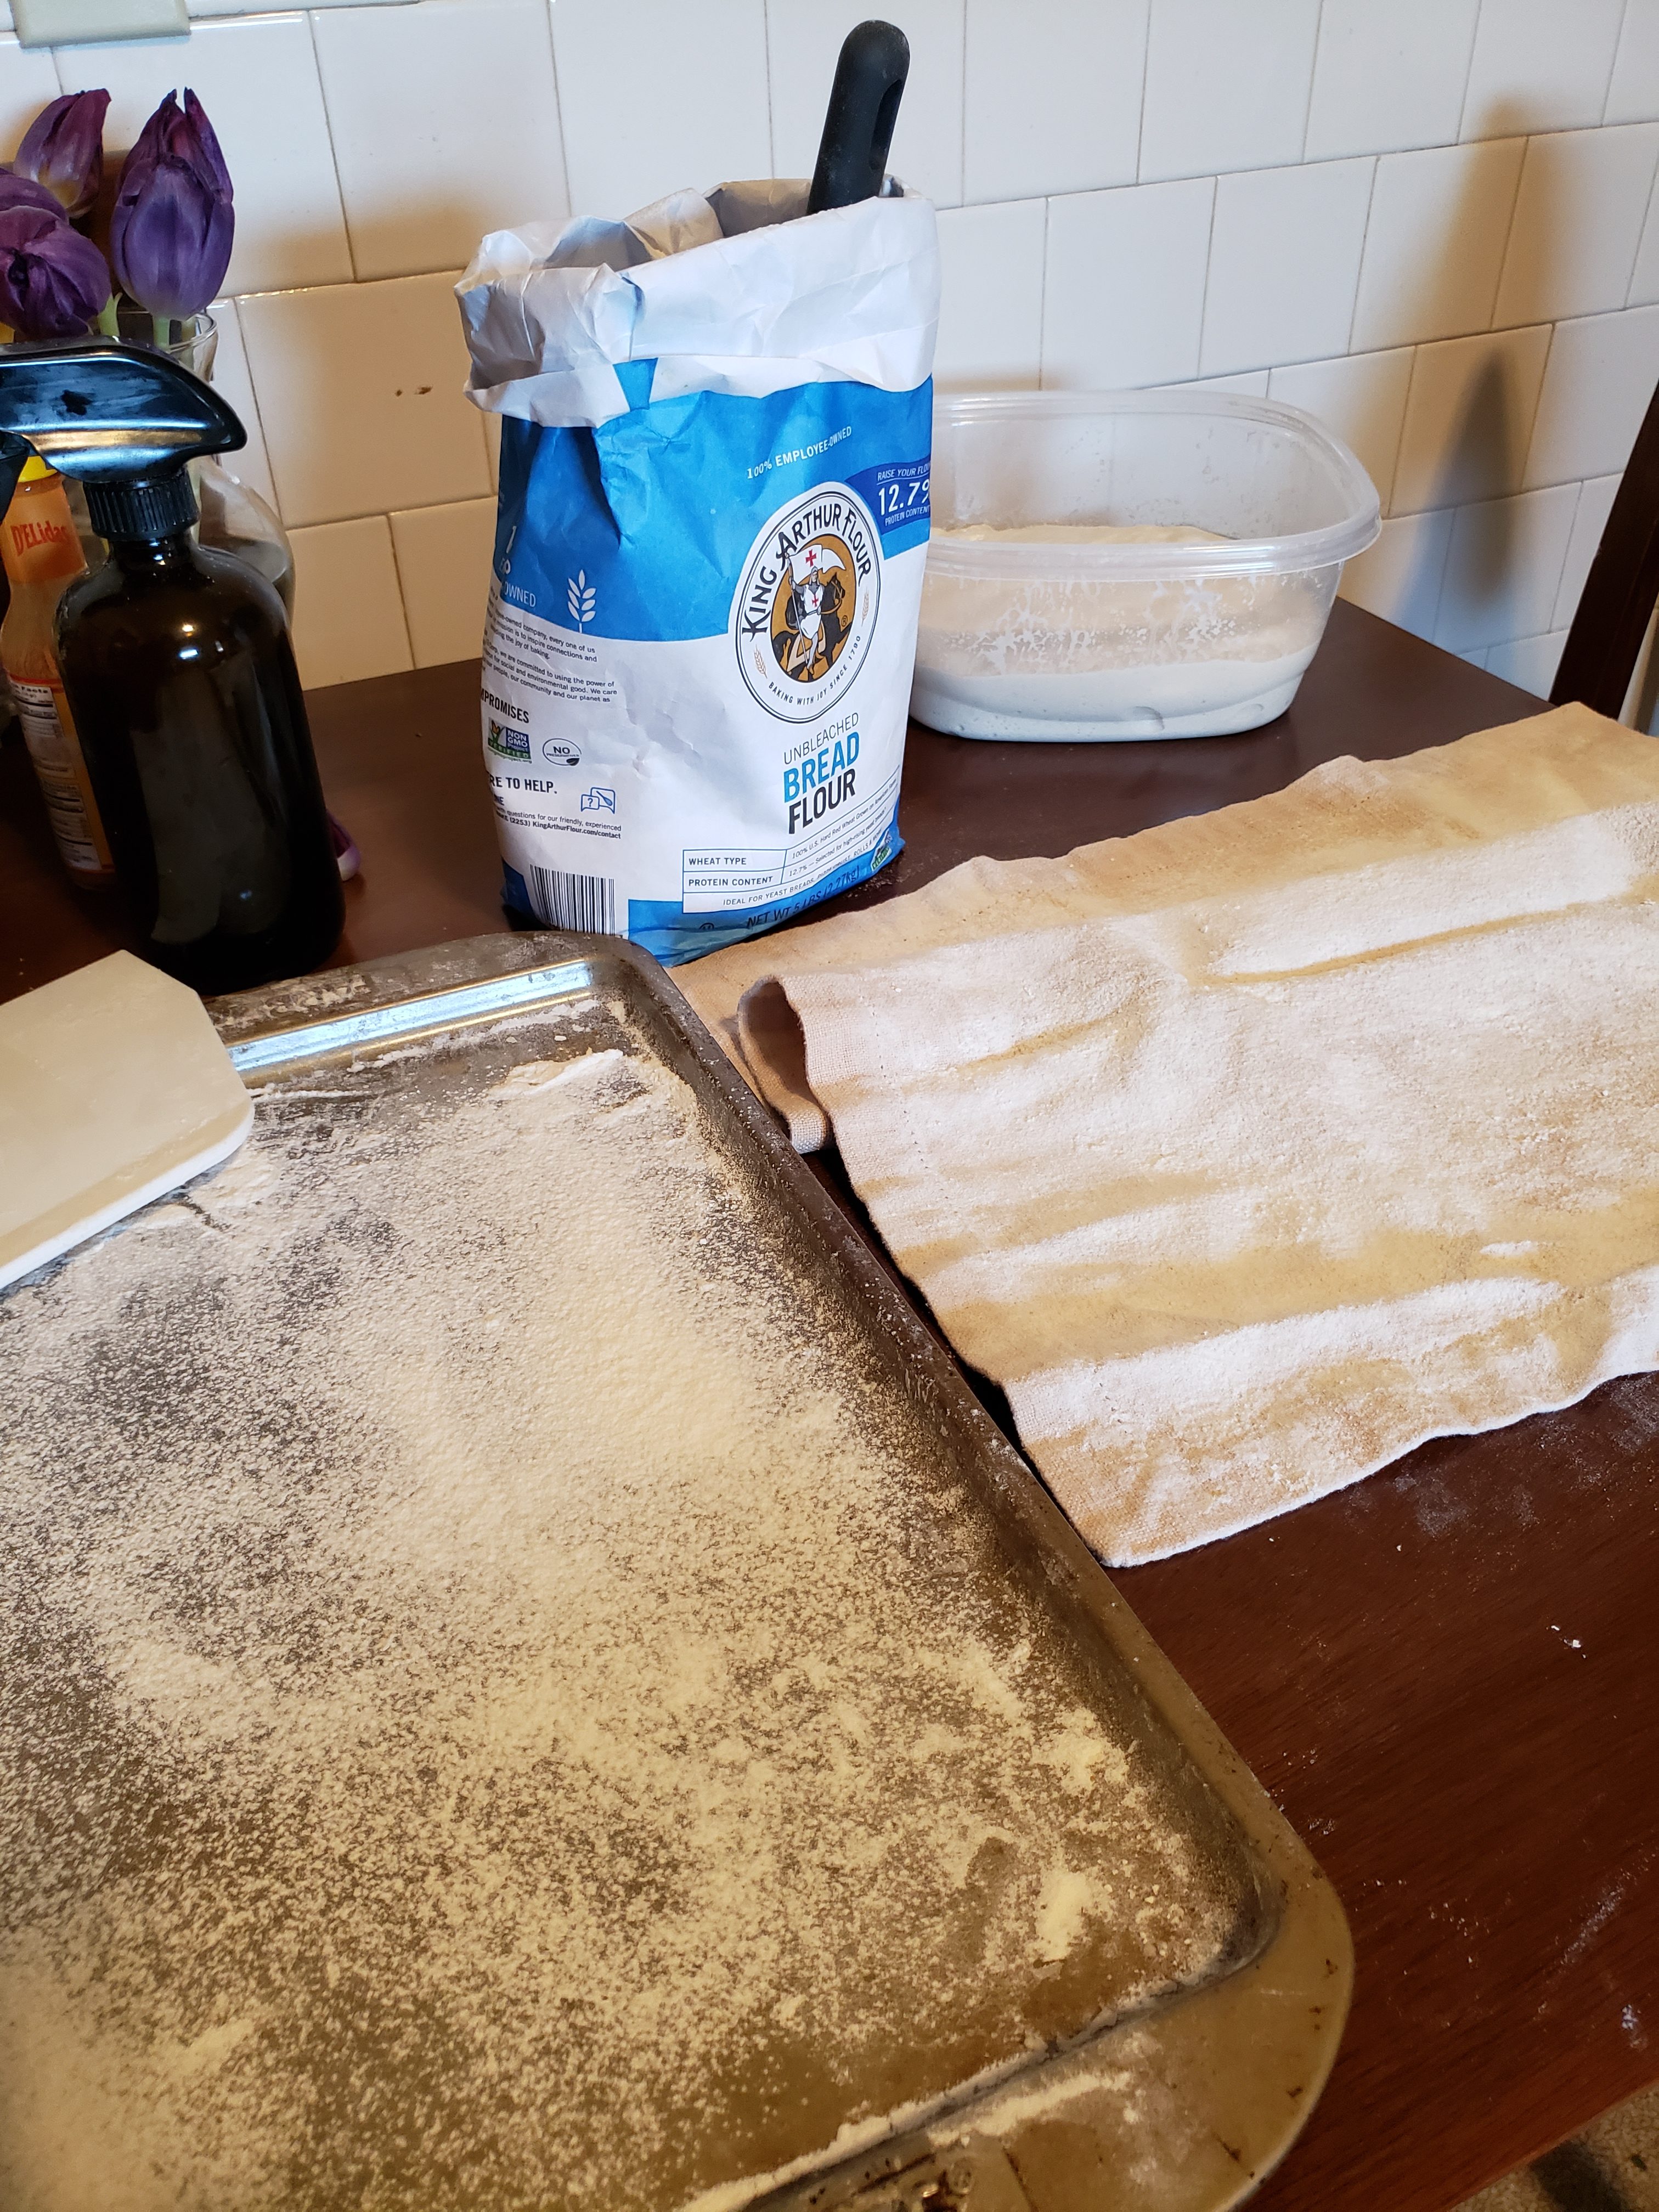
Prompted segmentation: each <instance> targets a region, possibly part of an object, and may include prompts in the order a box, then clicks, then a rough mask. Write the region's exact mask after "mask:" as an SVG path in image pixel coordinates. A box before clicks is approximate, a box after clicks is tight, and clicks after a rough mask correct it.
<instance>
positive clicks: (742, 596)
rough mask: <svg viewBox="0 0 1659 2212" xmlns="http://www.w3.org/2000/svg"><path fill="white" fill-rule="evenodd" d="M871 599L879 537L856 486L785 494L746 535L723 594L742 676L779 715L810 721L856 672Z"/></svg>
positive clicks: (870, 620) (873, 610)
mask: <svg viewBox="0 0 1659 2212" xmlns="http://www.w3.org/2000/svg"><path fill="white" fill-rule="evenodd" d="M880 603H881V553H880V540H879V538H878V536H877V534H876V526H875V524H874V523H873V522H872V520H871V518H870V512H869V509H868V508H867V507H866V506H865V504H864V502H863V501H862V500H860V498H859V496H858V495H857V493H856V492H853V491H849V490H848V488H847V486H846V485H845V484H839V483H830V484H820V485H819V486H818V487H817V490H815V491H810V492H807V493H805V495H803V496H802V497H801V498H799V499H796V500H792V501H790V503H789V505H788V506H787V507H781V508H780V509H779V511H778V513H776V514H775V515H774V516H773V517H772V520H770V521H769V523H768V524H767V526H766V527H765V529H764V530H763V531H762V532H761V533H760V536H759V537H758V538H757V539H756V540H755V543H754V546H753V548H752V550H750V556H749V561H748V565H747V566H746V567H745V568H744V572H743V580H742V582H741V583H740V584H739V585H738V592H737V597H736V599H734V600H733V601H732V639H733V642H734V644H735V645H736V647H737V654H738V667H739V668H741V669H742V671H743V678H744V683H745V684H747V685H748V686H749V689H750V690H751V691H752V692H753V693H754V695H755V696H756V698H757V699H758V700H759V701H760V703H761V705H762V706H763V707H764V708H766V709H767V710H768V712H769V713H770V714H775V715H777V717H778V718H779V720H781V721H785V722H810V721H811V720H814V718H815V717H816V716H817V715H819V714H824V713H825V712H827V711H828V709H829V708H831V707H833V706H834V705H835V703H836V701H837V700H838V699H839V698H840V697H841V696H842V693H843V692H845V691H846V690H847V689H848V685H849V684H851V683H852V681H853V678H854V677H855V676H856V675H857V674H858V672H859V669H860V665H861V664H862V662H863V659H864V656H865V654H866V653H867V652H868V651H869V649H870V640H871V638H872V636H873V635H875V628H876V614H877V610H878V607H879V605H880Z"/></svg>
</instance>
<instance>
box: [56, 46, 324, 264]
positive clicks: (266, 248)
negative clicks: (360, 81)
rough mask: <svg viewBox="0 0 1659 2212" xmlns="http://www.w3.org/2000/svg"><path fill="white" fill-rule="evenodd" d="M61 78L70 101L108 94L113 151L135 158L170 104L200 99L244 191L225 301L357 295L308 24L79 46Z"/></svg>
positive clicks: (70, 52) (63, 55) (61, 59)
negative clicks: (128, 151) (135, 147)
mask: <svg viewBox="0 0 1659 2212" xmlns="http://www.w3.org/2000/svg"><path fill="white" fill-rule="evenodd" d="M58 75H59V76H60V77H61V79H62V81H63V86H64V91H65V92H82V91H85V90H86V89H87V88H88V87H90V86H94V85H103V86H106V87H107V88H108V90H109V92H110V94H111V95H112V98H111V103H110V111H109V116H108V119H107V121H106V124H105V126H104V143H105V144H106V146H108V147H110V148H111V149H114V148H117V147H123V148H125V147H128V146H131V144H132V143H133V141H134V139H136V138H137V136H138V133H139V131H141V130H142V129H143V125H144V123H145V122H146V120H147V119H148V118H149V116H150V114H151V113H152V112H154V110H155V107H156V106H158V105H159V104H160V102H161V100H164V99H165V98H166V96H167V94H168V93H169V92H173V91H175V90H178V89H179V88H181V87H182V86H184V85H186V84H188V85H189V86H191V88H192V89H193V90H194V92H195V94H196V96H197V99H198V100H200V101H201V102H202V105H203V106H204V107H205V108H206V110H207V112H208V115H209V117H210V119H211V121H212V124H213V128H214V131H215V132H216V135H217V137H218V139H219V143H220V144H221V145H222V147H223V149H224V155H225V161H226V163H227V164H228V167H229V169H230V173H231V178H232V180H233V182H234V185H235V190H236V243H235V246H234V249H233V251H232V253H231V257H230V270H229V273H228V276H227V278H226V282H225V289H226V290H227V291H228V292H259V291H266V290H270V289H276V288H277V287H279V286H286V285H293V284H343V283H349V281H350V278H351V274H352V270H351V253H350V249H349V246H347V244H346V228H345V217H344V216H343V213H342V211H341V208H340V190H339V185H338V184H337V181H336V178H335V172H334V149H333V145H332V143H331V140H330V138H329V134H328V117H327V115H326V113H325V110H324V107H323V89H322V86H321V84H320V83H319V81H318V76H317V57H316V55H315V53H314V52H313V49H312V44H311V26H310V25H309V23H308V22H307V21H306V18H305V17H304V16H303V15H250V16H248V17H246V19H245V20H243V21H240V22H218V23H199V24H197V26H196V27H195V28H194V29H192V31H191V34H190V39H189V42H188V44H181V43H180V42H179V41H178V40H170V39H158V40H139V41H137V42H135V43H134V44H132V45H131V46H69V47H65V48H64V50H63V51H62V52H60V53H59V54H58Z"/></svg>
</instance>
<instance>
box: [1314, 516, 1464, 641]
mask: <svg viewBox="0 0 1659 2212" xmlns="http://www.w3.org/2000/svg"><path fill="white" fill-rule="evenodd" d="M1454 519H1455V518H1454V515H1453V513H1452V510H1451V509H1450V508H1449V507H1441V508H1439V509H1437V511H1436V512H1435V513H1431V514H1407V515H1401V517H1400V518H1399V519H1398V520H1394V521H1389V522H1385V523H1384V524H1383V532H1382V535H1381V537H1379V538H1378V539H1377V541H1376V544H1375V545H1373V546H1372V547H1371V548H1370V550H1369V551H1368V552H1364V553H1362V554H1361V555H1360V556H1359V557H1358V560H1355V561H1350V562H1349V563H1348V565H1347V567H1346V568H1344V570H1343V571H1342V583H1341V595H1342V597H1343V598H1344V599H1352V601H1353V603H1354V605H1356V606H1358V607H1368V608H1369V609H1370V611H1371V613H1372V614H1374V615H1381V616H1382V617H1383V620H1384V621H1385V622H1391V623H1399V625H1400V627H1401V629H1408V630H1412V631H1413V632H1414V633H1415V634H1416V635H1418V636H1419V637H1431V636H1432V635H1433V634H1434V623H1435V617H1436V616H1437V613H1438V612H1439V610H1440V586H1441V582H1442V580H1443V578H1444V575H1445V573H1446V554H1447V551H1448V550H1449V547H1450V544H1451V533H1452V523H1453V520H1454Z"/></svg>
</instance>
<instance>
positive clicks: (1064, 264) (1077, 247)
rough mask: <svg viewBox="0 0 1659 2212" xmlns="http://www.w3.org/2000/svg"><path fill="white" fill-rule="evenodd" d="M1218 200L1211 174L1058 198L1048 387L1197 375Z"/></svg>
mask: <svg viewBox="0 0 1659 2212" xmlns="http://www.w3.org/2000/svg"><path fill="white" fill-rule="evenodd" d="M1214 201H1215V186H1214V185H1213V184H1212V182H1211V180H1210V179H1208V178H1204V179H1200V180H1199V181H1197V182H1194V183H1187V184H1177V185H1127V186H1126V187H1125V188H1124V189H1123V190H1121V191H1115V192H1080V193H1072V194H1068V195H1067V196H1066V197H1064V198H1061V199H1056V200H1052V201H1051V202H1050V203H1049V206H1048V258H1047V267H1046V273H1045V276H1044V279H1043V299H1042V381H1043V383H1044V384H1045V385H1053V386H1061V387H1066V388H1069V389H1072V390H1075V391H1082V392H1109V391H1111V390H1113V389H1114V388H1115V387H1117V386H1125V385H1138V384H1171V383H1175V382H1177V381H1178V380H1181V379H1182V378H1185V377H1191V376H1195V375H1196V374H1198V365H1199V362H1198V349H1199V337H1200V332H1201V331H1202V328H1203V322H1204V280H1205V273H1206V266H1207V264H1208V259H1209V252H1210V221H1211V215H1212V209H1213V205H1214Z"/></svg>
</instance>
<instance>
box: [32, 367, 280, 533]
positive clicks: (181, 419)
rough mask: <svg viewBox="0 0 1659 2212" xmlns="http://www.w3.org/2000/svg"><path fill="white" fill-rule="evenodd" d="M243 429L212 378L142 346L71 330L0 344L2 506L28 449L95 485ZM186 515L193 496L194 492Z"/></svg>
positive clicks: (212, 449)
mask: <svg viewBox="0 0 1659 2212" xmlns="http://www.w3.org/2000/svg"><path fill="white" fill-rule="evenodd" d="M246 443H247V433H246V430H244V429H243V428H242V426H241V423H240V422H239V421H238V420H237V417H236V414H235V411H234V409H232V408H230V407H228V406H227V405H226V404H225V402H224V401H223V400H222V398H220V397H219V395H218V393H217V392H215V391H214V390H213V389H212V388H211V386H209V385H206V384H204V383H203V381H202V380H201V378H200V377H199V376H192V375H191V372H190V371H189V369H187V368H183V367H182V366H181V365H180V364H179V362H176V361H173V360H170V359H169V358H168V356H167V355H166V354H164V353H159V352H157V351H155V349H152V348H151V347H149V346H131V345H118V344H117V343H116V342H115V341H114V339H112V338H71V339H68V340H65V341H64V342H63V343H59V344H55V345H41V346H21V345H11V346H3V347H0V511H3V509H4V508H5V507H9V505H10V504H11V495H12V494H13V492H14V491H15V489H16V488H17V479H18V477H19V475H20V473H21V470H22V466H23V464H24V462H25V461H27V459H28V458H29V455H30V453H38V454H39V455H40V459H42V460H43V461H46V462H47V463H48V464H49V465H51V466H52V468H54V469H57V470H58V471H59V472H60V474H62V475H64V476H66V477H80V479H81V480H82V483H85V484H87V485H88V488H89V489H88V496H90V487H92V486H94V485H105V486H110V487H114V486H124V487H125V486H133V485H137V484H140V483H156V482H158V481H165V480H166V479H167V478H177V477H181V476H182V473H183V470H184V465H185V462H186V461H189V460H193V459H195V458H196V457H197V455H198V454H204V453H234V452H235V451H236V449H237V447H239V446H245V445H246ZM194 507H195V502H194V501H193V500H192V501H191V517H192V519H193V516H194Z"/></svg>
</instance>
